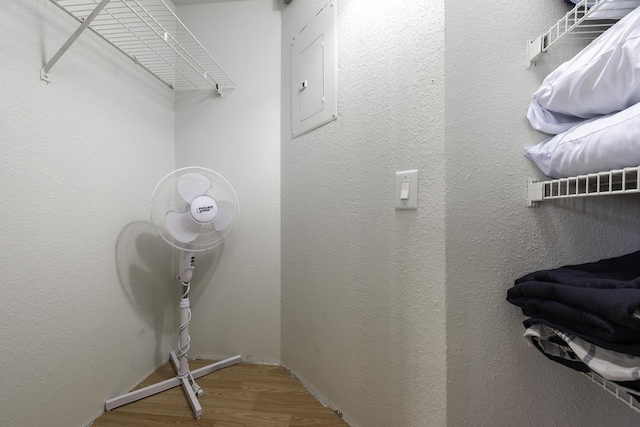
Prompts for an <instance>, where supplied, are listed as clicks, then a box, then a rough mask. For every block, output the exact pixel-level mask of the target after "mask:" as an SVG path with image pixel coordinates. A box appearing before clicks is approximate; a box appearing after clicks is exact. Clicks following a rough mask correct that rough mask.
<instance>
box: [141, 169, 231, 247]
mask: <svg viewBox="0 0 640 427" xmlns="http://www.w3.org/2000/svg"><path fill="white" fill-rule="evenodd" d="M186 174H198V175H201V176H203V177H205V178H207V179H208V180H209V181H210V182H211V188H209V189H208V190H207V191H206V192H205V193H204V194H205V195H207V196H209V197H211V198H213V199H214V200H216V201H221V200H226V201H228V202H231V204H232V205H233V221H232V222H231V224H229V226H228V227H226V228H225V229H224V230H220V231H216V230H214V229H213V226H212V225H211V224H205V225H203V226H202V229H201V230H200V233H199V235H198V237H197V238H196V239H195V240H194V241H192V242H190V243H185V242H181V241H179V240H177V239H176V238H174V237H173V236H172V235H171V233H170V232H169V230H168V228H167V223H166V220H165V215H166V214H167V212H169V211H174V212H186V211H187V210H188V207H189V205H188V203H187V202H186V201H185V200H184V199H183V198H182V196H181V195H180V192H179V191H178V181H179V180H180V177H182V176H184V175H186ZM238 207H239V206H238V196H237V194H236V192H235V190H234V189H233V187H232V186H231V184H229V182H228V181H227V180H226V179H225V178H224V177H223V176H222V175H220V174H218V173H217V172H214V171H212V170H211V169H206V168H202V167H198V166H190V167H186V168H182V169H178V170H175V171H173V172H171V173H170V174H168V175H167V176H165V177H164V178H163V179H162V180H161V181H160V182H159V183H158V185H157V186H156V188H155V189H154V190H153V193H152V195H151V199H150V200H149V211H150V214H151V223H152V224H153V226H154V227H155V228H156V230H157V231H158V234H160V236H161V237H162V238H163V239H164V240H165V241H167V243H169V244H170V245H172V246H174V247H176V248H178V249H180V250H183V251H189V252H200V251H206V250H208V249H212V248H214V247H216V246H218V245H220V244H221V243H222V242H223V241H224V239H225V237H226V236H227V235H229V233H231V232H232V231H233V229H234V228H235V226H236V223H237V221H238Z"/></svg>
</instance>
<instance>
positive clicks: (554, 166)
mask: <svg viewBox="0 0 640 427" xmlns="http://www.w3.org/2000/svg"><path fill="white" fill-rule="evenodd" d="M524 154H525V156H527V157H528V158H529V159H531V160H533V161H534V162H535V163H536V165H537V166H538V168H540V170H541V171H542V172H543V173H544V174H545V175H547V176H550V177H552V178H563V177H568V176H576V175H584V174H587V173H595V172H602V171H607V170H611V169H622V168H625V167H632V166H638V165H640V103H637V104H635V105H633V106H631V107H629V108H627V109H625V110H623V111H620V112H617V113H612V114H608V115H605V116H600V117H595V118H593V119H590V120H587V121H585V122H583V123H581V124H579V125H577V126H575V127H573V128H571V129H570V130H568V131H566V132H563V133H561V134H559V135H556V136H553V137H551V138H548V139H546V140H545V141H543V142H541V143H539V144H537V145H534V146H531V147H525V149H524Z"/></svg>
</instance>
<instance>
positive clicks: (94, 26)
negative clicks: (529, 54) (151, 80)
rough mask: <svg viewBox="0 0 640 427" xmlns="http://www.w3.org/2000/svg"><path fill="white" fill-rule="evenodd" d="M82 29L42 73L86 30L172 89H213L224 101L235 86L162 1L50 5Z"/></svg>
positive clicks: (58, 1) (58, 0)
mask: <svg viewBox="0 0 640 427" xmlns="http://www.w3.org/2000/svg"><path fill="white" fill-rule="evenodd" d="M50 1H51V2H52V3H54V4H55V5H56V6H58V7H60V8H61V9H62V10H64V11H65V12H67V13H68V14H69V15H71V16H72V17H73V18H75V19H76V20H77V21H78V22H79V23H80V26H79V27H78V28H77V29H76V30H75V32H74V33H73V34H72V35H71V36H70V37H69V39H68V40H67V41H66V42H65V43H64V44H63V45H62V47H61V48H60V49H59V50H58V51H57V52H56V53H55V55H53V56H52V57H51V59H49V61H48V62H47V63H46V64H45V65H44V66H43V67H42V69H41V70H40V77H41V79H42V80H43V81H45V82H47V83H49V82H51V79H50V77H49V72H50V71H51V69H52V67H53V66H54V65H55V64H56V63H57V62H58V60H59V59H60V58H61V57H62V56H63V55H64V54H65V52H67V50H69V48H70V47H71V46H72V45H73V43H74V42H75V41H76V40H77V39H78V37H80V35H81V34H82V33H83V32H84V31H85V30H87V29H89V30H91V31H92V32H93V33H95V34H97V35H98V36H99V37H101V38H102V39H104V40H105V41H106V42H108V43H109V44H111V45H112V46H113V47H115V48H116V49H118V50H119V51H120V52H122V53H123V54H125V55H126V56H128V57H129V58H130V59H131V60H132V61H134V62H135V63H136V64H138V65H140V66H141V67H142V68H144V69H145V70H146V71H148V72H149V73H151V74H152V75H154V76H155V77H156V78H158V79H159V80H160V81H161V82H163V83H164V84H166V85H167V86H169V87H170V88H172V89H185V90H190V89H213V90H214V91H215V92H217V93H218V95H220V96H224V95H225V94H226V93H229V92H230V91H232V90H233V89H235V87H236V85H235V83H234V82H233V80H231V78H230V77H229V76H228V75H227V73H226V72H225V71H224V70H223V69H222V67H221V66H220V64H218V62H217V61H216V60H215V59H214V58H213V57H212V56H211V54H210V53H209V52H208V51H207V50H206V49H205V48H204V47H203V46H202V44H201V43H200V42H199V41H198V40H197V39H196V38H195V37H194V36H193V34H192V33H191V32H190V31H189V30H188V29H187V28H186V27H185V26H184V24H183V23H182V21H180V19H179V18H178V17H177V16H176V15H175V13H174V12H173V11H172V10H171V8H169V6H168V5H167V4H166V3H165V1H164V0H50Z"/></svg>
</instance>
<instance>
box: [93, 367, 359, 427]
mask: <svg viewBox="0 0 640 427" xmlns="http://www.w3.org/2000/svg"><path fill="white" fill-rule="evenodd" d="M209 363H211V362H208V361H198V360H193V361H190V362H189V365H190V368H191V369H196V368H198V367H201V366H205V365H207V364H209ZM173 376H175V371H174V370H173V367H172V366H171V363H167V364H166V365H164V366H162V367H161V368H160V369H158V370H157V371H156V372H154V373H153V374H152V375H150V376H149V377H148V378H147V379H146V380H145V381H143V382H142V383H140V385H139V386H138V387H144V386H147V385H150V384H154V383H156V382H158V381H162V380H164V379H167V378H172V377H173ZM197 383H198V384H199V385H200V386H201V387H202V388H203V389H204V390H205V394H204V396H202V397H201V398H200V399H199V400H200V404H201V405H202V417H201V418H200V419H199V420H196V419H195V418H194V417H193V412H192V411H191V406H190V405H189V401H188V400H187V398H186V397H185V395H184V391H183V389H182V387H174V388H172V389H170V390H167V391H165V392H163V393H159V394H156V395H154V396H150V397H147V398H146V399H142V400H139V401H137V402H133V403H130V404H128V405H124V406H121V407H119V408H116V409H114V410H112V411H110V412H107V413H105V414H104V415H103V416H101V417H100V418H98V419H97V420H96V421H95V422H94V423H93V427H114V426H118V427H127V426H132V427H147V426H148V427H176V426H180V427H183V426H199V427H311V426H317V427H345V426H347V424H346V423H345V422H344V421H343V420H342V418H340V417H339V416H338V415H336V414H335V412H333V410H331V409H330V408H327V407H324V406H322V404H321V403H320V402H318V401H317V400H316V399H315V398H314V397H313V395H311V394H310V393H309V392H308V390H307V389H306V388H304V386H303V385H302V384H301V383H300V382H299V381H298V380H297V379H295V378H293V377H292V376H291V375H289V373H288V372H287V371H285V370H284V369H283V368H282V367H280V366H270V365H251V364H239V365H234V366H230V367H228V368H224V369H222V370H219V371H215V372H212V373H210V374H209V375H205V376H204V377H201V378H198V380H197Z"/></svg>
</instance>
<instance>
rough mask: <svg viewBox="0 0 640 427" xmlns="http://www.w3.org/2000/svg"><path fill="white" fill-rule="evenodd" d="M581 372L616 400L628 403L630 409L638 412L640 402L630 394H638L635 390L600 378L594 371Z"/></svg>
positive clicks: (639, 410)
mask: <svg viewBox="0 0 640 427" xmlns="http://www.w3.org/2000/svg"><path fill="white" fill-rule="evenodd" d="M583 374H584V375H586V376H587V377H589V378H590V379H591V381H593V382H594V383H596V384H598V385H600V386H601V387H602V388H603V389H604V390H606V391H607V392H609V393H611V394H612V395H614V396H615V397H616V398H617V399H618V400H620V401H622V402H624V403H626V404H627V405H629V407H630V408H631V409H633V410H635V411H637V412H640V403H639V402H638V401H637V400H636V399H635V398H634V397H633V396H632V395H635V396H639V394H638V393H637V392H634V391H632V390H626V389H624V388H622V387H620V386H618V385H617V384H616V383H614V382H611V381H609V380H607V379H605V378H602V377H601V376H600V375H598V374H596V373H595V372H583Z"/></svg>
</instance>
